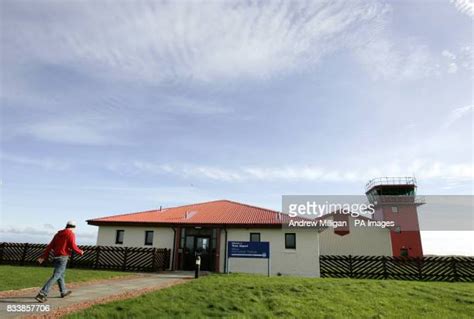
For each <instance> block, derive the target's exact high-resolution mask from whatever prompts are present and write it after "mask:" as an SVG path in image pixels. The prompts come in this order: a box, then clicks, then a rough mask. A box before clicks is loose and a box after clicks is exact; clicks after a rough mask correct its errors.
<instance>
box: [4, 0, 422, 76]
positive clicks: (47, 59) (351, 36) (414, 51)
mask: <svg viewBox="0 0 474 319" xmlns="http://www.w3.org/2000/svg"><path fill="white" fill-rule="evenodd" d="M17 12H21V13H23V14H22V15H19V16H16V18H17V19H14V17H15V15H12V16H13V18H10V16H6V17H7V21H6V23H5V26H6V29H5V31H4V34H5V41H4V42H5V43H7V44H8V50H6V53H7V54H6V56H7V58H8V56H10V58H12V59H13V58H14V59H18V58H20V59H28V60H35V61H41V62H44V63H52V64H66V65H75V66H76V67H78V68H81V69H82V68H89V69H93V70H94V73H95V74H97V75H100V76H106V77H108V76H112V77H113V78H114V79H135V80H143V81H147V82H151V83H160V82H163V81H170V80H171V81H179V82H182V81H186V82H187V81H198V82H211V81H216V80H233V79H247V78H251V79H255V78H257V79H267V78H269V77H274V76H279V75H284V74H287V73H292V72H302V71H309V70H311V69H312V68H314V67H315V66H316V65H317V64H318V63H319V62H320V61H321V60H322V59H323V58H324V57H325V56H327V55H328V54H330V53H332V52H334V51H336V50H341V49H348V50H350V51H352V52H355V55H356V57H357V59H358V60H359V61H360V62H361V63H363V64H369V65H370V67H369V68H368V70H369V71H370V70H374V72H376V73H377V74H378V75H379V76H384V77H386V76H389V77H391V76H398V75H399V74H401V76H403V77H410V76H413V75H414V73H418V72H421V73H424V72H425V70H424V69H423V68H424V67H425V64H426V59H427V57H426V55H427V54H426V52H425V51H426V50H425V49H424V47H422V46H418V45H411V46H410V47H409V49H408V50H399V49H398V48H397V47H396V46H395V44H394V43H393V42H392V41H391V40H389V36H388V34H387V33H386V32H385V28H386V20H387V15H388V14H389V13H390V6H388V5H386V4H381V3H379V2H377V1H350V2H347V1H271V2H261V1H255V2H253V1H249V2H236V1H221V2H218V1H215V2H205V3H201V2H158V1H140V2H137V1H134V2H119V3H117V2H115V1H114V2H109V1H98V2H94V3H93V4H91V3H84V2H76V3H74V4H72V3H67V4H61V3H55V5H47V6H42V7H41V8H33V7H31V8H30V7H28V8H25V7H22V8H21V9H20V10H17ZM103 12H107V15H104V14H103ZM37 19H42V23H41V24H38V23H37ZM22 53H25V54H22ZM26 53H27V54H26ZM374 58H375V59H374ZM23 62H24V61H23ZM416 76H418V74H416Z"/></svg>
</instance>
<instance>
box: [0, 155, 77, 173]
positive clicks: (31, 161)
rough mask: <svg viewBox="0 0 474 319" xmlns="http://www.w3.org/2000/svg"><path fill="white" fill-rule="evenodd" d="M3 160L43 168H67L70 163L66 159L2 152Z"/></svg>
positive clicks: (61, 169)
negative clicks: (32, 156)
mask: <svg viewBox="0 0 474 319" xmlns="http://www.w3.org/2000/svg"><path fill="white" fill-rule="evenodd" d="M0 158H1V160H2V161H6V162H10V163H13V164H17V165H27V166H36V167H40V168H43V169H47V170H50V169H53V170H60V171H63V170H67V169H69V167H70V164H69V163H68V162H65V161H59V160H55V159H51V158H31V157H24V156H18V155H9V154H2V155H1V156H0Z"/></svg>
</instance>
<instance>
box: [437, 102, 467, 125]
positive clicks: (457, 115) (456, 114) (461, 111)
mask: <svg viewBox="0 0 474 319" xmlns="http://www.w3.org/2000/svg"><path fill="white" fill-rule="evenodd" d="M473 110H474V105H467V106H463V107H458V108H456V109H454V110H452V111H451V113H450V114H449V116H448V117H447V119H446V121H445V122H444V124H443V127H444V128H449V127H450V126H451V125H453V123H454V122H456V121H458V120H459V119H461V118H463V117H464V116H466V115H468V114H469V113H470V112H472V111H473Z"/></svg>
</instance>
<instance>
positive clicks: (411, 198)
mask: <svg viewBox="0 0 474 319" xmlns="http://www.w3.org/2000/svg"><path fill="white" fill-rule="evenodd" d="M365 194H366V196H367V198H368V200H369V202H370V203H371V204H374V208H375V213H374V219H375V220H383V221H394V223H395V226H394V227H392V228H391V230H390V239H391V242H392V254H393V256H396V257H399V256H410V257H422V256H423V248H422V245H421V236H420V227H419V223H418V211H417V207H418V206H420V205H422V204H424V202H423V201H422V200H420V198H417V197H416V179H415V178H413V177H381V178H375V179H372V180H370V181H369V182H368V183H367V185H366V192H365Z"/></svg>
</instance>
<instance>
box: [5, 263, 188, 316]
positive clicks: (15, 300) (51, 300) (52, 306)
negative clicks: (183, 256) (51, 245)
mask: <svg viewBox="0 0 474 319" xmlns="http://www.w3.org/2000/svg"><path fill="white" fill-rule="evenodd" d="M191 278H194V274H193V273H190V272H169V273H161V274H140V276H139V277H133V278H129V279H127V278H124V279H121V280H120V279H118V280H111V281H108V282H106V283H92V284H85V285H83V286H80V287H76V288H74V289H71V290H72V294H71V295H70V296H68V297H66V298H60V297H59V292H58V291H57V290H52V291H51V292H50V294H49V296H48V301H47V302H46V303H43V304H42V303H38V302H37V301H36V300H35V299H34V297H35V296H36V293H25V294H22V295H19V296H14V297H4V298H0V318H19V317H24V316H31V315H33V316H35V317H36V316H39V317H41V316H44V317H48V318H51V317H58V316H60V315H62V314H65V313H67V312H70V311H72V310H80V309H84V308H87V307H89V306H91V305H93V304H97V303H104V302H109V301H112V300H117V299H126V298H130V297H134V296H137V295H140V294H142V293H145V292H149V291H153V290H158V289H161V288H166V287H169V286H172V285H175V284H179V283H183V282H185V281H186V280H187V279H191ZM9 305H10V306H9ZM22 305H25V307H23V311H22V308H21V306H22ZM28 305H29V306H28ZM39 305H40V306H39ZM42 305H49V311H46V309H47V307H44V306H42ZM8 306H9V307H8ZM38 306H39V308H38ZM8 308H10V309H8ZM12 308H14V310H15V311H12V310H13V309H12ZM28 308H29V309H28ZM37 308H38V309H37ZM8 310H10V311H8Z"/></svg>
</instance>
